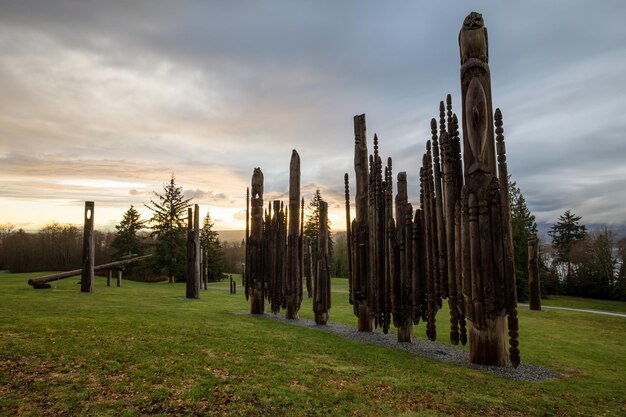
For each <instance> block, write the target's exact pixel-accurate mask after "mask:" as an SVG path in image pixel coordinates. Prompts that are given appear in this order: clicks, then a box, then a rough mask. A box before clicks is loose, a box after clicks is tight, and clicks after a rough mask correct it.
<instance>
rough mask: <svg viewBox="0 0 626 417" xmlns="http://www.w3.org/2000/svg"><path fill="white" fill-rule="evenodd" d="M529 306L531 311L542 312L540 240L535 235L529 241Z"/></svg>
mask: <svg viewBox="0 0 626 417" xmlns="http://www.w3.org/2000/svg"><path fill="white" fill-rule="evenodd" d="M528 304H529V306H530V309H531V310H534V311H541V285H540V282H539V240H538V239H537V235H536V234H535V233H533V235H532V236H531V237H530V238H529V239H528Z"/></svg>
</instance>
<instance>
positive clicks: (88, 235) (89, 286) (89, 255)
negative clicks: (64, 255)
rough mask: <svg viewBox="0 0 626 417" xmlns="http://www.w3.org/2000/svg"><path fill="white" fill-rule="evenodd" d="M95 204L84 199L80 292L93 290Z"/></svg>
mask: <svg viewBox="0 0 626 417" xmlns="http://www.w3.org/2000/svg"><path fill="white" fill-rule="evenodd" d="M94 209H95V204H94V202H93V201H85V224H84V227H83V263H82V267H83V269H82V272H81V276H80V292H93V276H94V244H93V217H94Z"/></svg>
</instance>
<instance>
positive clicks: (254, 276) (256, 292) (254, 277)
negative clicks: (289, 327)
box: [245, 168, 266, 314]
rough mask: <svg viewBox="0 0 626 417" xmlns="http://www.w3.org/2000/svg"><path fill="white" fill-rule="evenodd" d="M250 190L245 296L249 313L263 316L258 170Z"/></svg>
mask: <svg viewBox="0 0 626 417" xmlns="http://www.w3.org/2000/svg"><path fill="white" fill-rule="evenodd" d="M250 190H251V192H250V199H249V204H250V206H251V210H250V213H246V219H249V222H250V233H249V235H246V265H245V286H246V288H245V294H246V299H250V313H251V314H263V312H264V311H265V302H264V299H265V262H264V260H265V252H266V248H265V247H264V246H263V172H262V171H261V169H260V168H255V169H254V172H253V174H252V184H251V188H250ZM246 205H248V202H246ZM246 211H247V210H246ZM247 222H248V220H247V221H246V223H247Z"/></svg>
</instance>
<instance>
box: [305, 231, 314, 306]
mask: <svg viewBox="0 0 626 417" xmlns="http://www.w3.org/2000/svg"><path fill="white" fill-rule="evenodd" d="M303 257H304V262H305V263H306V264H307V268H305V272H306V292H307V296H308V297H309V298H311V297H313V277H312V274H313V253H312V246H311V238H310V237H309V236H304V256H303Z"/></svg>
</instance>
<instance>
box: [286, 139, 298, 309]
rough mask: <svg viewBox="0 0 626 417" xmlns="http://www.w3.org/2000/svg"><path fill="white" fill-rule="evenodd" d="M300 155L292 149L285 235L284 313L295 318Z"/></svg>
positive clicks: (296, 306) (296, 305) (296, 304)
mask: <svg viewBox="0 0 626 417" xmlns="http://www.w3.org/2000/svg"><path fill="white" fill-rule="evenodd" d="M299 217H300V156H299V155H298V152H296V150H295V149H294V150H293V152H292V153H291V163H290V166H289V230H288V237H287V258H286V262H287V276H286V280H285V283H286V292H285V298H286V309H287V312H286V315H285V317H286V318H287V319H297V318H298V311H299V310H300V304H301V303H302V271H301V269H300V264H301V262H302V261H301V259H302V257H301V250H300V233H299V232H300V223H299Z"/></svg>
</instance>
